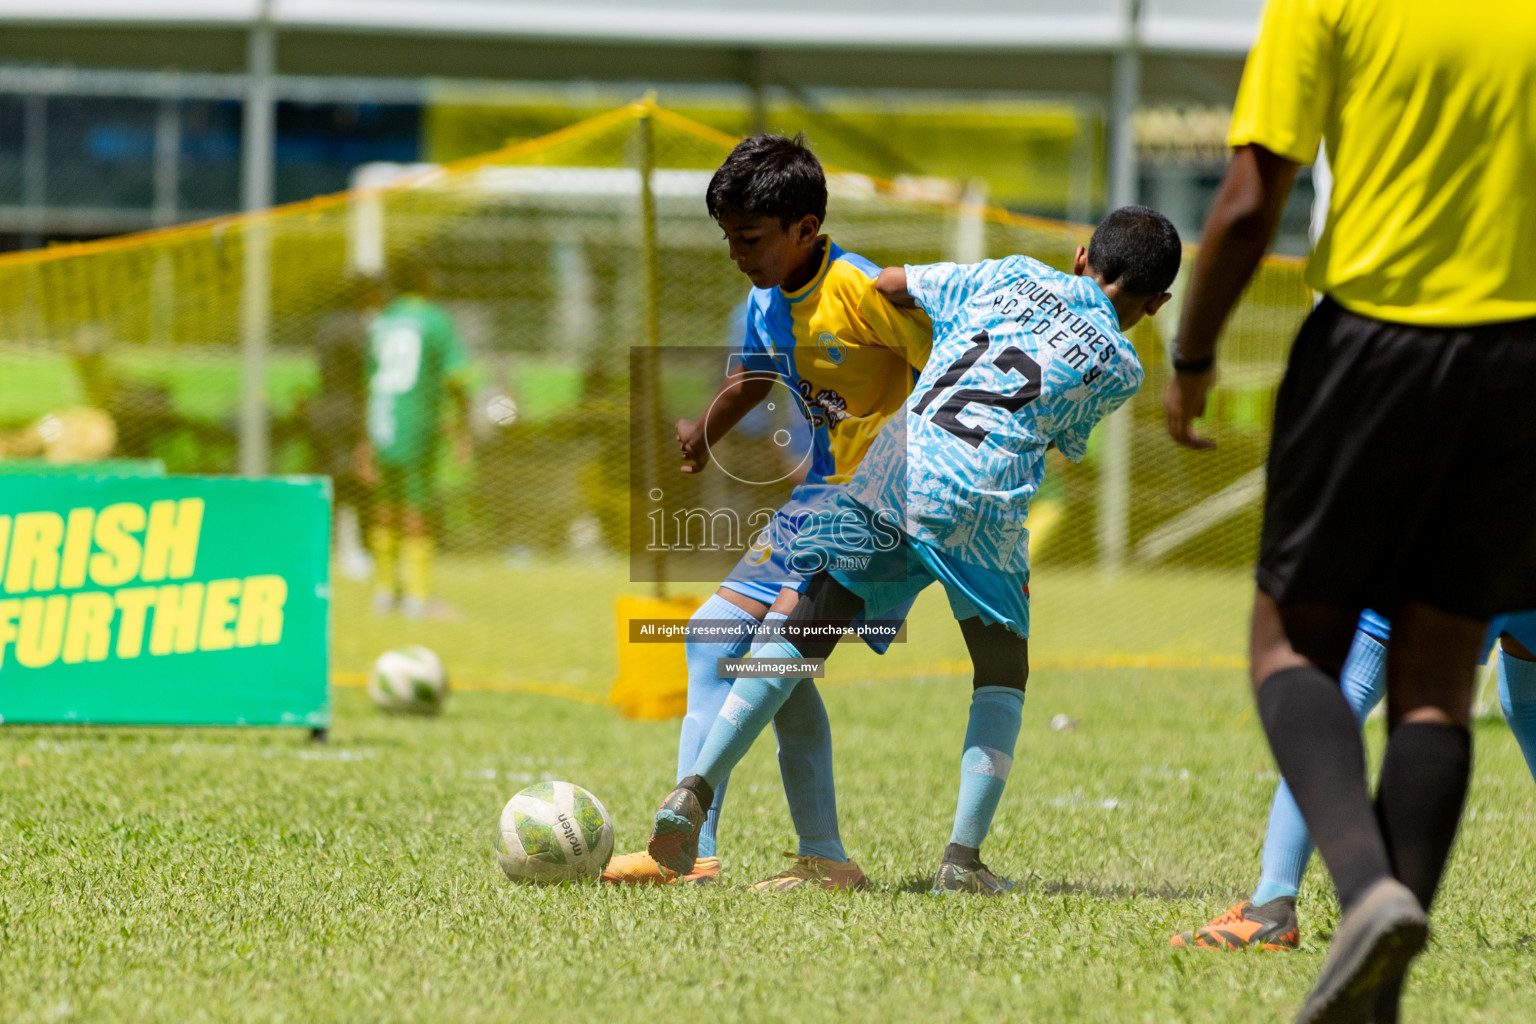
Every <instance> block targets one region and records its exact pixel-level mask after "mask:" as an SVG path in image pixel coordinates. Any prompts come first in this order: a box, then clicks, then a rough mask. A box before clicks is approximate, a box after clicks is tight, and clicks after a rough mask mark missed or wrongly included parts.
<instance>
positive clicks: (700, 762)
mask: <svg viewBox="0 0 1536 1024" xmlns="http://www.w3.org/2000/svg"><path fill="white" fill-rule="evenodd" d="M752 656H753V657H754V658H798V657H800V652H799V651H797V650H795V648H794V646H793V645H792V644H787V643H785V642H784V641H782V640H772V641H768V642H766V643H758V644H753V645H752ZM799 684H800V680H798V679H738V680H736V682H735V684H734V685H733V686H732V687H731V692H730V695H729V696H728V697H726V698H725V703H724V704H722V705H721V706H720V713H719V714H718V715H717V716H715V720H714V722H713V723H711V725H710V727H709V735H708V736H706V737H705V738H704V746H703V747H702V748H701V749H700V750H699V756H698V758H697V759H696V760H695V761H694V763H693V767H692V769H691V770H690V771H689V772H688V774H689V775H700V776H703V778H704V781H705V782H708V783H709V784H710V785H711V786H713V787H715V788H716V789H719V788H720V784H721V783H722V782H723V781H725V779H727V778H729V777H730V774H731V769H732V768H734V767H736V763H737V762H738V761H740V760H741V759H742V758H743V757H745V756H746V753H747V751H748V750H750V749H752V742H753V741H754V740H756V739H757V737H758V736H759V735H761V734H762V731H763V730H764V729H766V728H768V724H769V723H770V722H772V721H773V717H774V716H775V715H777V714H778V713H779V708H781V707H783V706H784V702H785V701H787V700H789V697H790V694H792V693H793V692H794V690H795V687H796V686H798V685H799Z"/></svg>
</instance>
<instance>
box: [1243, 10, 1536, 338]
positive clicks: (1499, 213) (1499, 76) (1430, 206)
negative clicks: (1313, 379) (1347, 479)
mask: <svg viewBox="0 0 1536 1024" xmlns="http://www.w3.org/2000/svg"><path fill="white" fill-rule="evenodd" d="M1322 139H1326V140H1327V145H1328V162H1329V165H1330V167H1331V169H1332V171H1333V192H1332V195H1331V197H1330V199H1329V205H1328V224H1327V227H1326V228H1325V230H1324V231H1323V235H1322V238H1321V239H1320V240H1319V241H1318V244H1317V248H1316V249H1315V250H1314V251H1313V253H1312V258H1311V260H1310V261H1309V263H1308V265H1307V281H1308V283H1309V284H1310V285H1311V286H1312V287H1313V288H1315V289H1317V290H1318V291H1321V292H1324V293H1326V294H1328V295H1330V296H1332V297H1333V298H1334V299H1335V300H1336V301H1337V302H1339V303H1340V304H1341V305H1343V306H1345V307H1346V308H1348V309H1351V310H1353V311H1355V312H1357V313H1361V314H1364V315H1366V316H1371V317H1375V318H1377V319H1381V320H1390V321H1394V322H1398V323H1411V324H1424V325H1433V326H1457V325H1470V324H1480V323H1494V322H1498V321H1505V320H1522V319H1525V318H1528V317H1536V0H1479V2H1478V3H1475V4H1471V5H1462V4H1455V3H1447V2H1446V0H1269V4H1268V6H1267V7H1266V9H1265V11H1264V21H1263V25H1262V27H1261V29H1260V31H1259V39H1258V42H1257V43H1256V44H1255V45H1254V48H1253V51H1252V52H1251V53H1250V54H1249V55H1248V64H1247V67H1246V68H1245V69H1244V71H1243V80H1242V85H1241V87H1240V88H1239V90H1238V94H1237V106H1236V109H1235V110H1234V112H1233V117H1232V130H1231V134H1230V136H1229V138H1228V141H1229V142H1230V143H1231V145H1232V146H1234V147H1237V146H1244V145H1248V144H1251V143H1253V144H1257V145H1260V146H1263V147H1264V148H1265V149H1268V150H1270V151H1272V152H1274V153H1276V154H1278V155H1279V156H1282V157H1284V158H1286V159H1287V160H1291V161H1294V162H1296V163H1298V164H1308V163H1311V162H1312V160H1313V159H1314V157H1315V156H1316V155H1317V147H1318V143H1319V141H1320V140H1322Z"/></svg>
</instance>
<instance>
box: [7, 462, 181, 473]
mask: <svg viewBox="0 0 1536 1024" xmlns="http://www.w3.org/2000/svg"><path fill="white" fill-rule="evenodd" d="M16 474H21V475H22V476H165V462H164V461H162V460H160V459H101V460H100V461H98V462H49V461H48V460H47V459H0V475H4V476H13V475H16Z"/></svg>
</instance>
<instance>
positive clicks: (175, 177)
mask: <svg viewBox="0 0 1536 1024" xmlns="http://www.w3.org/2000/svg"><path fill="white" fill-rule="evenodd" d="M180 191H181V103H180V101H179V100H177V99H176V97H175V96H174V95H171V96H166V97H165V98H164V99H162V100H161V101H160V109H159V110H158V112H157V113H156V115H155V224H156V225H157V226H159V227H164V226H165V225H167V224H174V223H175V222H176V207H177V205H178V204H179V202H180V197H179V195H178V193H179V192H180Z"/></svg>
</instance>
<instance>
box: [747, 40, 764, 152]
mask: <svg viewBox="0 0 1536 1024" xmlns="http://www.w3.org/2000/svg"><path fill="white" fill-rule="evenodd" d="M747 61H748V67H749V76H748V77H749V78H750V79H751V81H750V82H749V83H748V84H749V86H750V88H751V89H752V134H753V135H761V134H763V133H764V132H766V131H767V130H768V55H767V54H765V53H764V52H763V51H762V50H754V51H753V52H752V54H751V55H750V56H749V57H748V58H747Z"/></svg>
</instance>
